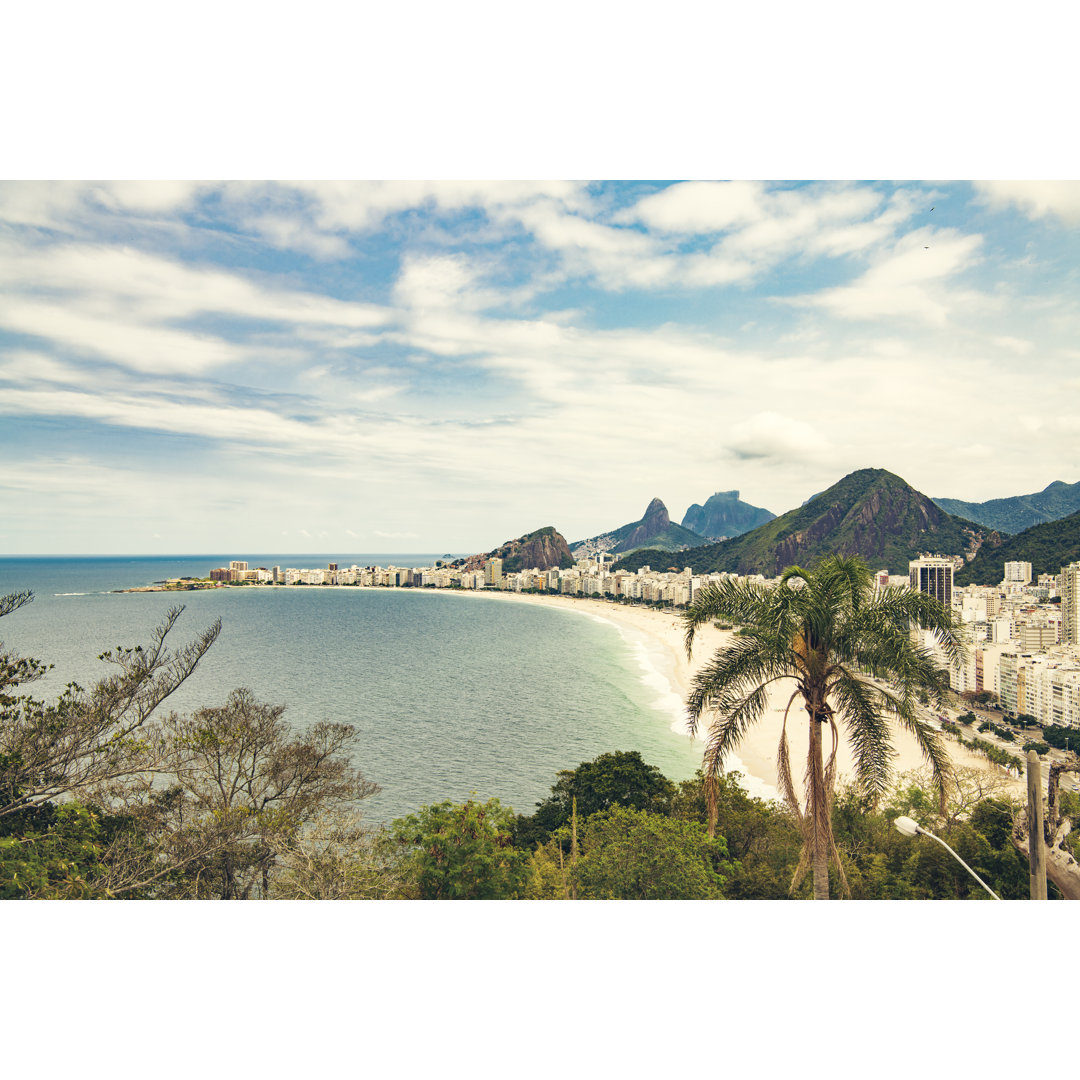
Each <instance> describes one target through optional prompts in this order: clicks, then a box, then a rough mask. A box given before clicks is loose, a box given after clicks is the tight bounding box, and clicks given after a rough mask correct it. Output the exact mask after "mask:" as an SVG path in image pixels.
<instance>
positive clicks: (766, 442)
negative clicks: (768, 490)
mask: <svg viewBox="0 0 1080 1080" xmlns="http://www.w3.org/2000/svg"><path fill="white" fill-rule="evenodd" d="M724 444H725V445H726V447H727V449H728V450H729V451H730V452H731V453H732V454H733V455H734V456H735V457H736V458H739V459H743V460H747V459H750V460H754V459H762V460H764V461H767V462H769V463H772V464H774V465H783V464H786V463H789V462H799V463H801V462H806V461H808V460H815V459H818V460H820V459H823V458H824V457H826V455H827V454H828V453H829V451H830V449H831V447H830V444H829V440H828V439H827V438H825V436H824V435H823V434H822V433H821V431H820V430H819V429H818V428H817V427H814V426H813V425H811V424H808V423H806V422H805V421H803V420H799V419H797V418H795V417H791V416H786V415H784V414H783V413H778V412H772V411H768V412H759V413H756V414H754V415H753V416H750V417H748V418H747V419H745V420H740V421H738V422H737V423H735V424H733V425H732V426H731V427H730V428H729V429H728V431H727V433H726V435H725V436H724Z"/></svg>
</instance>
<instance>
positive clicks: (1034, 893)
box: [1027, 750, 1046, 900]
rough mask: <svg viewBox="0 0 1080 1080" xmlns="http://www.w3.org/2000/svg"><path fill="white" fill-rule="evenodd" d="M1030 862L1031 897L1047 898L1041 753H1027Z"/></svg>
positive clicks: (1037, 898) (1035, 898)
mask: <svg viewBox="0 0 1080 1080" xmlns="http://www.w3.org/2000/svg"><path fill="white" fill-rule="evenodd" d="M1027 824H1028V862H1029V864H1030V867H1031V899H1032V900H1045V899H1046V841H1045V840H1044V838H1043V800H1042V766H1041V765H1040V764H1039V755H1038V754H1036V753H1035V751H1034V750H1029V751H1028V755H1027Z"/></svg>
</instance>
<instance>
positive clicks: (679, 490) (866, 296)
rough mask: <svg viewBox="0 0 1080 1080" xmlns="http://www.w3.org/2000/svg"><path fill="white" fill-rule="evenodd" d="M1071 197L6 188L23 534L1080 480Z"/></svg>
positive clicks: (573, 517) (289, 547) (244, 542)
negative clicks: (866, 471) (878, 478)
mask: <svg viewBox="0 0 1080 1080" xmlns="http://www.w3.org/2000/svg"><path fill="white" fill-rule="evenodd" d="M1078 230H1080V183H1076V182H1069V181H1053V182H1045V183H1038V182H1001V181H992V182H947V183H946V182H937V183H930V182H875V183H864V182H845V181H831V180H830V181H825V180H819V181H811V182H787V181H785V182H768V181H758V180H733V181H723V180H719V181H712V180H709V181H701V180H691V181H683V182H679V181H675V182H668V181H664V182H654V181H642V182H607V181H595V182H583V181H581V182H579V181H559V180H556V181H522V180H498V181H487V182H483V181H481V182H476V181H464V180H453V181H433V180H419V181H389V180H382V181H370V182H353V181H341V182H301V181H288V182H284V181H281V182H256V181H243V182H218V181H127V182H123V181H113V182H81V181H77V180H65V181H52V182H40V181H5V182H2V183H0V417H2V425H0V454H2V461H3V472H2V476H0V497H2V499H3V502H4V505H5V506H6V507H7V508H8V509H9V512H8V513H5V514H4V515H3V519H2V521H0V550H3V551H6V552H8V553H29V554H33V553H77V552H85V553H107V552H146V553H156V552H186V551H190V552H202V551H206V552H211V551H214V552H217V551H236V552H237V553H238V554H239V553H243V552H257V551H275V552H293V551H295V552H305V551H342V552H344V551H356V552H363V551H390V552H393V551H400V552H406V551H432V552H435V551H444V550H445V551H448V552H468V551H479V550H487V549H490V548H492V547H494V546H496V545H497V544H499V543H501V542H502V541H504V540H506V539H508V538H511V537H514V536H518V535H521V534H523V533H525V532H529V531H531V530H533V529H536V528H539V527H541V526H544V525H554V526H555V527H556V528H558V529H559V530H560V531H561V532H562V533H563V534H564V535H565V536H566V537H567V539H568V540H570V541H571V542H573V541H575V540H579V539H583V538H585V537H588V536H592V535H595V534H597V533H601V532H603V531H606V530H609V529H612V528H615V527H617V526H619V525H622V524H625V523H627V522H630V521H634V520H636V519H637V518H638V517H640V516H641V514H642V513H643V512H644V509H645V507H646V505H647V504H648V502H649V501H650V499H652V498H653V497H659V498H661V499H662V500H663V501H664V503H665V504H666V506H667V507H668V510H669V512H670V514H671V516H672V519H673V520H675V521H679V520H681V518H682V516H683V514H684V513H685V511H686V509H687V507H688V506H689V505H690V504H692V503H695V502H704V500H705V499H706V498H708V496H709V495H711V494H712V493H713V492H716V491H721V490H730V489H738V490H739V491H740V492H741V496H742V498H743V499H744V500H746V501H748V502H750V503H753V504H754V505H757V506H763V507H765V508H767V509H769V510H771V511H772V512H773V513H777V514H779V513H782V512H784V511H785V510H788V509H790V508H792V507H794V506H798V505H799V504H800V503H801V502H802V501H803V500H805V499H806V498H808V497H809V496H810V495H812V494H814V493H816V492H819V491H821V490H823V489H824V488H826V487H828V486H829V485H831V484H833V483H835V482H836V481H837V480H839V479H840V478H841V477H842V476H844V475H846V474H847V473H849V472H851V471H852V470H854V469H859V468H866V467H873V468H885V469H889V470H891V471H893V472H895V473H897V474H898V475H900V476H902V477H903V478H904V479H905V480H907V481H908V482H909V483H910V484H912V485H913V486H914V487H916V488H918V489H919V490H921V491H923V492H924V493H926V494H928V495H931V496H947V497H952V498H961V499H967V500H984V499H989V498H994V497H1000V496H1006V495H1013V494H1022V493H1028V492H1032V491H1038V490H1041V489H1042V488H1043V487H1045V486H1046V484H1048V483H1050V482H1051V481H1054V480H1063V481H1066V482H1073V481H1076V480H1078V479H1080V420H1077V417H1078V416H1080V375H1078V363H1077V362H1078V361H1080V345H1078V344H1077V343H1078V342H1080V299H1078V298H1080V288H1078V286H1080V281H1078V247H1077V239H1078Z"/></svg>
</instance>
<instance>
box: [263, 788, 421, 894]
mask: <svg viewBox="0 0 1080 1080" xmlns="http://www.w3.org/2000/svg"><path fill="white" fill-rule="evenodd" d="M271 846H272V847H273V848H274V852H275V855H276V857H277V867H276V873H275V875H274V886H273V887H274V895H275V896H276V897H277V898H278V899H279V900H404V899H408V898H409V891H408V889H409V881H408V874H407V868H406V867H405V866H404V865H403V860H402V858H401V857H400V854H399V852H398V851H397V850H395V846H394V845H393V844H392V843H391V842H389V836H388V834H387V833H386V831H385V830H384V829H381V828H372V827H371V826H369V825H366V824H365V823H364V822H363V820H362V818H361V816H360V814H359V813H357V812H356V811H353V810H346V809H343V808H330V809H327V810H325V811H323V812H322V813H320V814H319V816H318V817H317V818H316V819H315V820H313V821H312V822H310V823H309V824H308V826H307V827H305V828H304V829H303V830H301V831H300V832H298V833H296V834H295V835H293V836H290V837H278V838H274V839H271Z"/></svg>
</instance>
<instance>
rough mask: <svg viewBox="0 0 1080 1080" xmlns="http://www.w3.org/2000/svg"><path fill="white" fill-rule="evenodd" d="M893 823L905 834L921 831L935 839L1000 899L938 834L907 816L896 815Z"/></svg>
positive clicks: (992, 894)
mask: <svg viewBox="0 0 1080 1080" xmlns="http://www.w3.org/2000/svg"><path fill="white" fill-rule="evenodd" d="M895 824H896V828H897V831H898V832H902V833H903V834H904V835H905V836H918V835H919V834H920V833H921V834H922V835H923V836H929V837H930V839H931V840H936V841H937V842H938V843H939V844H940V845H941V846H942V847H943V848H944V849H945V850H946V851H947V852H948V853H949V854H950V855H951V856H952V857H953V858H954V859H955V860H956V861H957V862H958V863H959V864H960V865H961V866H962V867H963V868H964V869H965V870H966V871H967V872H968V873H969V874H970V875H971V876H972V877H973V878H974V879H975V880H976V881H977V882H978V883H979V884H980V885H981V886H982V887H983V888H984V889H985V890H986V891H987V892H988V893H989V894H990V895H991V896H992V897H993V898H994V899H995V900H1000V899H1001V897H1000V896H998V894H997V893H996V892H994V890H993V889H991V888H990V886H989V885H987V884H986V882H985V881H983V879H982V878H981V877H979V875H978V874H976V873H975V871H974V870H972V869H971V867H970V866H968V864H967V863H966V862H964V860H963V859H961V858H960V856H959V855H957V854H956V852H955V851H953V849H952V848H951V847H949V845H948V844H946V843H945V841H944V840H942V839H941V837H940V836H935V835H934V834H933V833H932V832H931V831H930V830H929V829H924V828H923V827H922V826H921V825H920V824H919V823H918V822H917V821H912V819H911V818H909V817H898V818H897V819H896V822H895Z"/></svg>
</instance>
